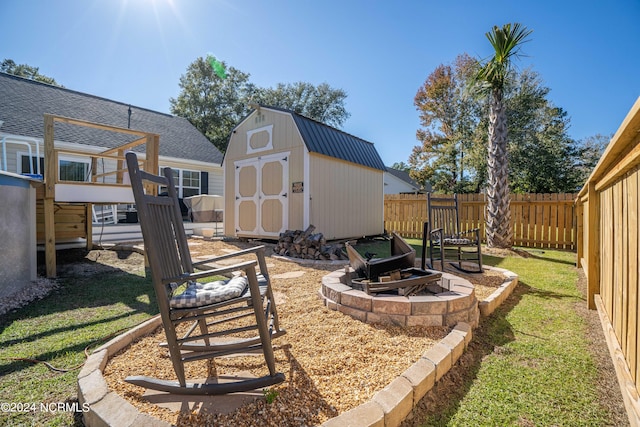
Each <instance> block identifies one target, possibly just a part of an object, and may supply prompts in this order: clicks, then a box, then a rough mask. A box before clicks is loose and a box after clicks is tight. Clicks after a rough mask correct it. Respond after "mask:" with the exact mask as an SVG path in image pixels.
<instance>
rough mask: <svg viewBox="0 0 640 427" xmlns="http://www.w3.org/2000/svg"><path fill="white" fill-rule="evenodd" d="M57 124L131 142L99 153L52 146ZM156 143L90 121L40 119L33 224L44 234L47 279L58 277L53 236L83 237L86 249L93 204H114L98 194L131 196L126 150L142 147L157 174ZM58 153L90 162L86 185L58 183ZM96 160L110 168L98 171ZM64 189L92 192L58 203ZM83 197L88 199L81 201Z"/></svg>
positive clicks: (152, 189)
mask: <svg viewBox="0 0 640 427" xmlns="http://www.w3.org/2000/svg"><path fill="white" fill-rule="evenodd" d="M56 124H59V125H62V126H68V125H71V126H76V127H80V128H89V129H94V130H96V129H97V130H100V131H105V135H104V138H108V137H109V135H111V137H113V135H114V134H121V135H122V134H124V135H126V137H125V138H124V140H125V141H126V140H132V139H133V141H129V142H125V143H123V144H121V145H120V146H117V147H115V148H109V149H105V150H104V151H101V152H99V153H96V152H93V151H89V150H87V151H81V150H77V149H76V150H72V149H69V148H63V147H59V146H58V145H57V144H56V143H55V140H56V139H55V125H56ZM121 140H122V138H121ZM159 144H160V137H159V135H157V134H154V133H149V132H142V131H138V130H134V129H125V128H120V127H116V126H110V125H105V124H100V123H92V122H88V121H85V120H79V119H73V118H69V117H62V116H55V115H52V114H45V115H44V161H45V168H44V189H43V192H42V193H38V196H37V198H38V202H37V203H38V212H39V213H41V215H42V217H41V218H42V220H40V219H38V220H37V223H38V226H37V227H38V232H39V233H40V236H42V235H44V246H45V262H46V268H47V277H55V276H56V251H55V245H56V237H58V238H63V237H67V238H69V237H84V238H86V239H87V247H88V248H91V246H92V238H91V236H92V226H91V203H107V202H109V203H113V202H114V200H112V199H107V198H106V196H105V199H104V200H102V199H101V197H102V196H101V195H102V194H105V195H106V193H107V187H117V188H119V189H120V190H122V189H125V190H127V192H128V193H130V192H131V191H130V187H129V186H130V184H129V183H127V182H125V181H124V180H123V178H124V172H125V171H126V169H125V167H124V165H125V157H124V156H125V151H126V150H129V149H132V148H134V147H136V146H139V145H144V146H145V158H144V160H142V162H143V164H144V166H143V169H144V170H149V171H154V173H157V171H158V154H159ZM60 154H66V155H72V156H74V157H79V158H86V159H88V160H89V162H90V164H91V176H90V178H89V182H76V181H62V180H61V179H60V174H59V170H58V169H59V156H60ZM99 161H100V162H102V163H103V164H105V162H106V163H108V164H109V167H107V168H102V171H101V172H100V173H99V172H98V167H97V165H98V162H99ZM65 185H73V186H79V187H84V189H87V187H88V186H92V188H90V189H89V190H90V191H89V192H80V191H77V193H78V194H79V196H78V197H77V198H75V197H74V198H73V200H69V198H68V196H67V198H65V200H60V199H61V196H60V194H59V193H60V189H62V188H64V186H65ZM100 186H102V188H100ZM74 190H75V188H74ZM56 191H58V195H56ZM149 191H150V192H152V193H154V192H156V191H157V188H155V187H149ZM83 194H90V198H89V196H83ZM83 197H87V198H85V199H83ZM58 202H62V203H58ZM69 202H73V203H75V204H83V203H84V205H85V206H84V207H82V206H81V207H80V208H79V207H78V206H74V205H73V203H69ZM115 202H118V200H115ZM121 202H125V200H121ZM40 204H41V207H40ZM63 217H64V221H63Z"/></svg>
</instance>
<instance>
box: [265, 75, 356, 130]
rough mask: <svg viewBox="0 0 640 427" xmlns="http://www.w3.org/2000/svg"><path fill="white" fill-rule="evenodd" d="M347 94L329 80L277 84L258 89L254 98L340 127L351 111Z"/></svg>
mask: <svg viewBox="0 0 640 427" xmlns="http://www.w3.org/2000/svg"><path fill="white" fill-rule="evenodd" d="M346 98H347V93H346V92H345V91H344V90H342V89H334V88H332V87H331V86H329V84H328V83H321V84H320V85H318V86H314V85H312V84H311V83H306V82H296V83H278V84H277V85H276V87H275V88H266V89H257V90H256V92H255V93H254V94H253V101H254V102H256V103H258V104H262V105H268V106H271V107H279V108H284V109H287V110H291V111H293V112H295V113H298V114H301V115H303V116H305V117H308V118H310V119H313V120H316V121H319V122H321V123H325V124H328V125H330V126H333V127H341V126H342V125H343V123H344V122H345V121H346V120H347V119H348V118H349V116H350V114H349V113H348V112H347V109H346V108H345V105H344V102H345V99H346Z"/></svg>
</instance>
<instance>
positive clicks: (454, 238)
mask: <svg viewBox="0 0 640 427" xmlns="http://www.w3.org/2000/svg"><path fill="white" fill-rule="evenodd" d="M427 212H428V215H429V222H427V223H426V224H425V227H424V235H423V239H422V268H424V267H425V255H426V243H427V241H428V242H429V260H430V262H431V268H435V265H434V261H440V266H441V268H440V270H441V271H444V267H445V264H446V263H450V264H452V265H453V266H454V267H456V268H457V269H458V270H460V271H464V272H466V273H482V251H481V247H480V230H479V229H478V228H474V229H472V230H467V231H460V219H459V214H458V195H457V194H454V195H453V199H452V198H445V197H433V196H432V195H431V193H427ZM466 249H471V251H469V250H466ZM463 262H472V263H474V264H477V266H478V267H477V269H476V268H473V269H467V268H464V267H463V265H462V263H463Z"/></svg>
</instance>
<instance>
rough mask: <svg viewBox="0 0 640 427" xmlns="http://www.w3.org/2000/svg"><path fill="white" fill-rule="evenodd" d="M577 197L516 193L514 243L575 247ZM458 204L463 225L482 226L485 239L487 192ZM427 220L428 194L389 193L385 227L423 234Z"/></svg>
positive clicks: (460, 199) (464, 196) (462, 197)
mask: <svg viewBox="0 0 640 427" xmlns="http://www.w3.org/2000/svg"><path fill="white" fill-rule="evenodd" d="M439 197H440V196H439ZM451 197H453V196H451ZM575 198H576V194H574V193H560V194H512V195H511V221H512V223H513V244H514V245H516V246H525V247H531V248H555V249H570V250H575V249H576V224H577V222H576V216H575V208H574V201H575ZM458 205H459V208H458V210H459V215H460V229H461V230H462V231H464V230H469V229H473V228H479V229H480V235H481V236H482V240H483V241H486V234H485V223H484V216H485V208H486V201H485V196H484V194H459V195H458ZM427 221H428V213H427V196H426V195H424V194H418V195H414V194H387V195H385V197H384V228H385V230H387V231H388V232H391V231H396V232H397V233H398V234H400V235H401V236H403V237H406V238H416V239H417V238H422V227H423V224H424V223H425V222H427Z"/></svg>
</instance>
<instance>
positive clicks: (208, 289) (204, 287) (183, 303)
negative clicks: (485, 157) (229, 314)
mask: <svg viewBox="0 0 640 427" xmlns="http://www.w3.org/2000/svg"><path fill="white" fill-rule="evenodd" d="M248 283H249V282H248V281H247V278H246V277H244V276H236V277H233V278H232V279H230V280H217V281H215V282H209V283H198V282H189V284H188V285H187V289H185V291H184V292H182V293H180V294H178V295H174V296H172V297H171V300H170V301H169V305H170V306H171V308H193V307H200V306H203V305H207V304H215V303H218V302H223V301H228V300H230V299H233V298H237V297H239V296H240V295H242V294H243V293H244V291H245V289H246V288H247V284H248Z"/></svg>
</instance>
